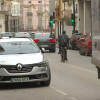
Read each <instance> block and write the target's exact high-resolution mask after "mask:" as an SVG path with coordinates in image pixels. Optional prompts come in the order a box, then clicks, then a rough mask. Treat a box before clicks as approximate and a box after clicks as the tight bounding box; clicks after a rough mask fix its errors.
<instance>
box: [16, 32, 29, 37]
mask: <svg viewBox="0 0 100 100" xmlns="http://www.w3.org/2000/svg"><path fill="white" fill-rule="evenodd" d="M15 37H31V36H30V34H29V33H27V32H26V33H25V32H22V33H15Z"/></svg>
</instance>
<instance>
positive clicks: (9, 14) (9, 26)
mask: <svg viewBox="0 0 100 100" xmlns="http://www.w3.org/2000/svg"><path fill="white" fill-rule="evenodd" d="M9 32H10V2H9Z"/></svg>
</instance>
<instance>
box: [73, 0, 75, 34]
mask: <svg viewBox="0 0 100 100" xmlns="http://www.w3.org/2000/svg"><path fill="white" fill-rule="evenodd" d="M73 14H74V23H73V24H74V25H73V33H75V1H74V0H73Z"/></svg>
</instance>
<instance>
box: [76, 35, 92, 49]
mask: <svg viewBox="0 0 100 100" xmlns="http://www.w3.org/2000/svg"><path fill="white" fill-rule="evenodd" d="M88 34H90V33H85V34H82V35H81V36H80V38H79V39H78V40H77V41H76V49H77V50H79V49H80V47H81V44H82V42H84V41H85V38H86V37H87V35H88Z"/></svg>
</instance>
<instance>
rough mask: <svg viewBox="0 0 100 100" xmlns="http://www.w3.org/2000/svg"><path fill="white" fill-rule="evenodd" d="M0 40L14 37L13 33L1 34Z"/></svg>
mask: <svg viewBox="0 0 100 100" xmlns="http://www.w3.org/2000/svg"><path fill="white" fill-rule="evenodd" d="M0 34H1V37H2V39H5V38H12V37H14V32H1V33H0Z"/></svg>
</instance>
